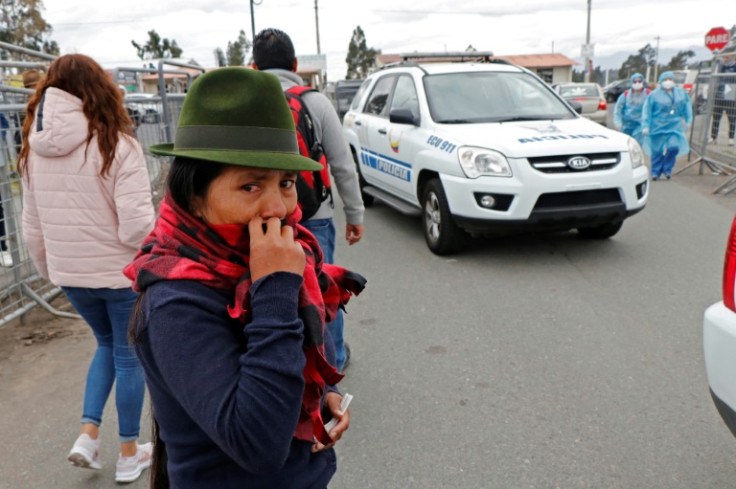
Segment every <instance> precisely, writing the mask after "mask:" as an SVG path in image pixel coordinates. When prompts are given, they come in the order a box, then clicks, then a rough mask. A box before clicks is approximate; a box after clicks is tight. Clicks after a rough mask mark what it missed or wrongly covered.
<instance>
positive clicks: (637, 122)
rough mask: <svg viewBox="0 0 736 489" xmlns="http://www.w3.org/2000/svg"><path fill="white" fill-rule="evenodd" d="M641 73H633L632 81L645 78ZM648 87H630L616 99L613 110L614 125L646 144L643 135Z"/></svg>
mask: <svg viewBox="0 0 736 489" xmlns="http://www.w3.org/2000/svg"><path fill="white" fill-rule="evenodd" d="M643 79H644V76H643V75H642V74H641V73H634V74H633V75H631V82H632V83H633V82H634V80H643ZM648 92H649V89H648V88H643V89H642V90H640V91H638V92H637V91H635V90H634V89H633V88H630V89H628V90H626V91H625V92H623V93H622V94H621V95H619V96H618V100H616V108H615V109H614V112H613V125H614V126H615V127H616V128H617V129H619V130H620V131H621V132H623V133H624V134H628V135H629V136H631V137H633V138H634V139H636V141H637V142H638V143H639V144H640V145H642V146H643V145H644V136H643V135H642V131H641V129H642V110H643V109H644V101H645V100H646V99H647V94H648Z"/></svg>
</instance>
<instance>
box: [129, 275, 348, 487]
mask: <svg viewBox="0 0 736 489" xmlns="http://www.w3.org/2000/svg"><path fill="white" fill-rule="evenodd" d="M301 284H302V277H300V276H299V275H295V274H292V273H287V272H278V273H274V274H271V275H268V276H266V277H263V278H262V279H260V280H258V281H256V282H255V283H254V284H253V285H252V286H251V289H250V295H251V311H252V320H251V322H249V323H248V324H246V325H245V326H244V325H243V324H242V323H240V322H239V321H235V320H233V319H231V318H230V317H229V316H228V314H227V305H228V304H230V303H231V302H232V296H233V291H222V290H216V289H212V288H210V287H207V286H205V285H203V284H201V283H199V282H195V281H187V280H170V281H162V282H158V283H156V284H154V285H152V286H150V287H149V288H148V289H147V291H146V293H145V296H144V300H143V304H142V310H141V315H140V318H139V322H138V336H139V338H140V339H139V343H138V345H137V347H136V351H137V353H138V357H139V358H140V360H141V363H142V365H143V368H144V371H145V375H146V383H147V385H148V389H149V393H150V397H151V402H152V403H153V410H154V416H155V417H156V420H157V421H158V424H159V430H160V436H161V439H162V440H163V442H164V443H165V445H166V452H167V455H168V471H169V479H170V483H171V489H184V488H186V489H198V488H208V489H211V488H218V489H228V488H238V489H242V488H269V489H272V488H320V489H321V488H325V487H327V483H328V482H329V480H330V479H331V478H332V476H333V475H334V473H335V470H336V468H337V464H336V460H335V453H334V450H332V449H330V450H325V451H321V452H318V453H311V450H310V449H311V443H308V442H305V441H301V440H297V439H295V438H293V434H294V430H295V429H296V424H297V420H298V418H299V410H300V406H301V399H302V392H303V390H304V380H303V378H302V369H303V368H304V363H305V360H304V353H303V350H302V331H303V324H302V321H301V320H300V319H299V318H298V316H297V298H298V291H299V288H300V286H301ZM326 343H329V341H326Z"/></svg>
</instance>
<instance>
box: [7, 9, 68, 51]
mask: <svg viewBox="0 0 736 489" xmlns="http://www.w3.org/2000/svg"><path fill="white" fill-rule="evenodd" d="M43 8H44V7H43V2H42V1H41V0H0V41H4V42H7V43H10V44H15V45H16V46H21V47H24V48H27V49H33V50H35V51H43V52H45V53H49V54H53V55H58V54H59V45H58V44H57V43H56V41H52V40H50V39H47V38H46V36H47V35H50V34H51V31H52V28H51V25H50V24H49V23H48V22H46V21H45V20H44V18H43V16H42V15H41V11H42V10H43ZM6 56H7V53H5V52H3V57H6ZM14 56H16V57H17V58H20V59H28V58H29V56H27V55H20V54H18V55H16V54H15V53H14Z"/></svg>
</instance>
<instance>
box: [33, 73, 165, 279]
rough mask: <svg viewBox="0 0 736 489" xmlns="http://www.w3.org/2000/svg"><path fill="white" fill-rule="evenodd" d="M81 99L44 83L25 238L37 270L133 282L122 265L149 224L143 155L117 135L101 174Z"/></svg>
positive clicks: (131, 142) (35, 126)
mask: <svg viewBox="0 0 736 489" xmlns="http://www.w3.org/2000/svg"><path fill="white" fill-rule="evenodd" d="M87 126H88V122H87V118H86V117H85V115H84V113H83V112H82V101H81V100H80V99H79V98H77V97H75V96H74V95H71V94H69V93H67V92H64V91H62V90H59V89H57V88H48V89H47V90H46V93H45V95H44V99H43V100H42V102H41V103H40V104H39V106H38V108H37V110H36V119H35V120H34V121H33V127H32V129H31V133H30V135H29V138H28V144H29V145H30V152H29V156H28V167H27V172H26V174H25V175H24V177H23V179H22V181H23V238H24V239H25V243H26V246H27V248H28V251H29V253H30V256H31V259H32V260H33V263H34V264H35V265H36V268H37V269H38V271H39V273H40V274H41V275H43V276H44V277H45V278H48V279H50V280H51V281H52V282H53V283H54V284H56V285H60V286H70V287H90V288H112V289H120V288H124V287H130V280H128V279H127V278H126V277H125V276H124V275H123V268H124V267H125V266H126V265H127V264H128V263H129V262H130V261H131V260H132V259H133V257H134V256H135V253H136V251H137V250H138V248H139V246H140V244H141V242H142V241H143V238H144V237H145V236H146V235H147V234H148V232H149V231H151V229H152V228H153V223H154V219H155V216H154V214H155V213H154V209H153V204H152V202H151V186H150V182H149V179H148V170H147V168H146V161H145V157H144V156H143V151H142V149H141V146H140V144H138V142H137V141H136V140H135V139H133V138H131V137H128V136H125V135H122V134H121V135H120V140H119V142H118V145H117V150H116V152H115V160H114V161H113V164H112V166H111V167H110V173H109V175H108V176H106V177H101V176H100V168H102V155H101V154H100V152H99V149H98V146H97V137H96V136H95V137H93V138H92V140H91V141H90V143H89V145H87V144H86V139H87Z"/></svg>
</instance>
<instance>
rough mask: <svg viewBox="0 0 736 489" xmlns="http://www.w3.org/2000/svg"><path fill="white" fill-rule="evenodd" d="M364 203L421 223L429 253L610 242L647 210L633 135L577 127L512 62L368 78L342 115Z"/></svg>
mask: <svg viewBox="0 0 736 489" xmlns="http://www.w3.org/2000/svg"><path fill="white" fill-rule="evenodd" d="M343 132H344V134H345V136H346V138H347V140H348V142H349V144H350V147H351V149H352V151H353V155H354V157H355V161H356V164H357V167H358V170H359V175H360V181H361V187H362V190H363V195H364V199H365V201H366V204H369V203H370V202H371V201H372V200H373V199H374V198H376V199H379V200H381V201H382V202H384V203H386V204H388V205H390V206H392V207H394V208H396V209H397V210H399V211H401V212H404V213H407V214H416V215H421V216H422V218H423V224H424V226H423V228H424V234H425V238H426V241H427V245H428V246H429V248H430V249H431V250H432V251H433V252H434V253H437V254H446V253H451V252H453V251H456V250H457V249H458V248H459V247H460V246H461V245H462V243H463V241H464V240H463V238H464V237H465V236H466V235H467V234H471V235H488V234H491V235H493V234H506V233H514V232H518V231H525V230H534V231H546V230H550V231H557V230H569V229H577V230H578V232H579V233H580V234H581V235H583V236H585V237H590V238H608V237H610V236H613V235H614V234H615V233H616V232H618V230H619V229H620V228H621V225H622V223H623V220H624V219H626V218H627V217H629V216H631V215H633V214H635V213H637V212H639V211H641V210H642V209H643V208H644V206H645V205H646V202H647V197H648V182H649V171H648V169H647V167H646V166H645V165H644V155H643V153H642V151H641V148H640V147H639V145H638V144H637V143H636V141H634V140H633V139H632V138H630V137H628V136H627V135H625V134H622V133H619V132H616V131H612V130H609V129H606V128H605V127H602V126H601V125H600V124H596V123H594V122H591V121H589V120H587V119H584V118H582V117H580V116H579V115H578V114H577V113H576V112H575V110H573V109H572V108H571V107H570V105H568V104H567V103H566V102H565V101H564V100H563V99H561V98H560V97H559V96H558V95H557V94H556V93H555V92H554V91H553V90H552V89H551V88H550V87H549V86H548V85H547V84H546V83H544V82H543V81H542V80H541V79H539V78H538V77H537V76H536V75H534V74H533V73H531V72H529V71H528V70H526V69H524V68H521V67H518V66H515V65H511V64H508V63H427V64H422V65H417V64H415V63H402V64H399V65H393V66H390V67H387V68H384V69H381V70H378V71H376V72H374V73H373V74H371V75H370V76H369V77H368V78H367V79H366V81H365V82H364V83H363V85H362V86H361V88H360V90H359V92H358V93H357V94H356V96H355V98H354V99H353V103H352V105H351V108H350V110H349V111H348V113H347V114H346V115H345V119H344V122H343Z"/></svg>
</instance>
